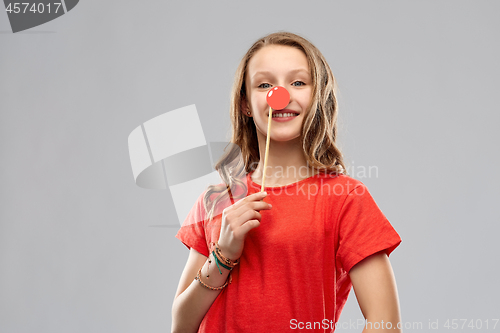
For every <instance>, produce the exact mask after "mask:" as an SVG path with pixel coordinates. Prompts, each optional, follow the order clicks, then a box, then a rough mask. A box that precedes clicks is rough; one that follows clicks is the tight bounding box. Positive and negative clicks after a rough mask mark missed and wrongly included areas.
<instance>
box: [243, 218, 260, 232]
mask: <svg viewBox="0 0 500 333" xmlns="http://www.w3.org/2000/svg"><path fill="white" fill-rule="evenodd" d="M258 226H260V222H259V221H258V220H249V221H247V222H245V223H243V224H242V225H241V227H240V230H239V231H240V232H241V234H242V235H246V234H247V233H248V232H249V231H250V230H252V229H254V228H257V227H258Z"/></svg>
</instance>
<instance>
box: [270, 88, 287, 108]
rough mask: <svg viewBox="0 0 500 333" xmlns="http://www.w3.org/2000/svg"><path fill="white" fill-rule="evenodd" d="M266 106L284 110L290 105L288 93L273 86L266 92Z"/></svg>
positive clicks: (284, 89)
mask: <svg viewBox="0 0 500 333" xmlns="http://www.w3.org/2000/svg"><path fill="white" fill-rule="evenodd" d="M266 98H267V104H269V106H270V107H272V108H273V109H275V110H281V109H284V108H285V107H286V106H287V105H288V104H290V93H289V92H288V90H286V88H285V87H283V86H275V87H272V88H271V89H269V91H268V92H267V96H266Z"/></svg>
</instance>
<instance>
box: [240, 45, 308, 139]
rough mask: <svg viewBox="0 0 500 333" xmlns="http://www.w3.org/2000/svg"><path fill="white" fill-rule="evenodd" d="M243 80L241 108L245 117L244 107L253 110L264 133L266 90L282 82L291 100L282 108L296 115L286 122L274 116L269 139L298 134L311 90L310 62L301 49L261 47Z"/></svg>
mask: <svg viewBox="0 0 500 333" xmlns="http://www.w3.org/2000/svg"><path fill="white" fill-rule="evenodd" d="M245 84H246V96H247V100H244V99H243V101H242V112H243V114H244V116H247V117H248V114H247V111H250V112H251V113H252V114H251V117H253V120H254V123H255V127H256V128H257V133H258V134H259V135H262V136H263V137H265V136H266V135H267V122H268V115H269V105H268V104H267V100H266V94H267V92H268V91H269V89H271V88H272V87H275V86H283V87H285V88H286V90H288V92H289V93H290V103H289V104H288V106H286V107H285V109H283V110H285V112H287V110H289V111H295V112H297V113H298V114H299V115H298V116H295V117H294V118H293V119H291V120H289V121H285V122H280V121H276V120H273V122H272V124H271V139H272V140H275V141H289V140H292V139H295V138H297V137H299V136H300V132H301V127H302V122H303V120H304V118H305V115H306V112H307V108H308V107H309V104H310V102H311V94H312V79H311V74H310V71H309V65H308V63H307V58H306V55H305V54H304V53H303V52H302V51H301V50H299V49H296V48H294V47H291V46H283V45H269V46H265V47H263V48H262V49H260V50H259V51H257V52H256V53H255V54H254V55H253V57H252V58H251V59H250V61H249V62H248V67H247V73H246V80H245ZM274 111H275V110H273V114H274ZM274 119H275V118H274Z"/></svg>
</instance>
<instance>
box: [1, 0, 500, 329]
mask: <svg viewBox="0 0 500 333" xmlns="http://www.w3.org/2000/svg"><path fill="white" fill-rule="evenodd" d="M499 9H500V4H499V3H498V2H496V1H474V2H472V1H411V2H410V1H312V2H308V3H305V2H296V1H293V2H291V1H274V2H272V1H266V2H263V1H252V2H246V3H243V2H234V1H218V2H214V1H200V2H196V3H188V2H181V1H177V2H169V1H154V2H146V3H144V2H143V3H140V2H132V1H125V2H124V1H106V2H103V1H90V0H86V1H80V3H79V4H78V6H76V7H75V8H74V9H73V10H72V11H71V12H69V13H68V14H66V15H64V16H62V17H59V18H58V19H56V20H53V21H50V22H48V23H46V24H44V25H41V26H38V27H35V28H32V29H29V30H26V31H24V32H19V33H16V34H13V33H12V31H11V30H10V26H9V23H8V20H7V15H6V13H5V12H4V11H2V12H0V136H1V137H0V159H1V161H2V163H1V164H0V166H1V173H0V185H1V187H0V199H1V209H0V219H1V220H0V332H39V333H43V332H51V333H52V332H75V333H77V332H168V331H170V325H171V313H170V311H171V305H172V301H173V297H174V294H175V291H176V288H177V283H178V280H179V277H180V275H181V271H182V269H183V267H184V264H185V261H186V259H187V256H188V250H187V248H186V247H185V246H184V245H183V244H182V243H181V242H180V241H178V240H177V239H176V238H175V237H174V235H175V233H176V232H177V230H178V225H179V221H178V218H177V215H176V212H175V209H174V205H173V202H172V197H171V195H170V193H169V191H168V189H165V190H147V189H143V188H141V187H139V186H137V185H136V184H135V182H134V178H133V175H132V170H131V165H130V157H129V153H128V147H127V137H128V135H129V134H130V133H131V131H132V130H133V129H134V128H136V127H137V126H139V125H140V124H142V123H144V122H145V121H147V120H149V119H152V118H154V117H156V116H158V115H161V114H163V113H165V112H168V111H170V110H174V109H178V108H181V107H184V106H187V105H191V104H195V105H196V108H197V110H198V113H199V117H200V121H201V124H202V127H203V131H204V135H205V137H206V140H207V141H208V142H221V141H227V140H229V130H230V123H229V115H228V112H229V96H230V88H231V84H232V80H233V76H234V73H235V70H236V67H237V65H238V63H239V60H240V59H241V57H242V56H243V54H244V52H245V51H246V50H247V49H248V48H249V47H250V45H251V44H252V43H253V41H255V40H256V39H257V38H259V37H261V36H262V35H265V34H267V33H270V32H274V31H278V30H289V31H292V32H295V33H298V34H300V35H302V36H304V37H306V38H308V39H309V40H311V41H312V42H313V43H314V44H315V45H317V46H318V47H319V49H320V50H321V51H322V52H323V54H324V55H325V57H326V58H327V60H328V62H329V64H330V65H331V67H332V69H333V72H334V74H335V76H336V78H337V80H338V85H339V101H340V114H339V118H340V119H339V128H340V133H339V144H340V147H341V149H342V151H343V153H344V155H345V158H346V162H347V164H348V166H349V167H350V169H349V171H350V173H351V175H352V176H353V177H354V178H357V179H359V180H361V181H362V182H363V183H365V184H366V185H367V186H368V188H369V190H370V192H371V193H372V195H373V197H374V198H375V200H376V202H377V204H378V205H379V207H380V208H381V209H382V211H383V212H384V214H385V215H386V216H387V218H388V219H389V221H391V223H392V224H393V226H394V227H395V228H396V230H397V231H398V232H399V234H400V235H401V237H402V239H403V242H402V244H401V245H400V246H399V247H398V248H397V249H396V250H395V251H394V252H393V253H392V254H391V263H392V265H393V268H394V272H395V275H396V279H397V285H398V291H399V296H400V303H401V311H402V320H403V322H404V323H405V324H406V323H410V325H415V324H414V323H417V326H416V327H415V326H413V329H412V328H410V329H406V330H405V331H406V332H413V331H415V332H417V331H430V330H434V331H436V330H439V331H445V330H446V331H447V329H446V328H445V327H444V325H445V324H446V321H447V320H453V319H458V320H459V319H467V320H468V321H467V325H470V320H473V321H474V322H473V326H474V328H472V327H468V326H467V325H466V326H465V327H464V328H463V329H462V328H461V327H459V328H458V329H456V330H451V329H450V331H455V332H473V331H478V330H479V329H478V326H479V323H482V328H481V329H480V331H485V330H486V328H485V327H486V325H487V324H488V325H489V329H488V330H486V331H489V332H490V331H500V324H499V325H497V326H496V328H495V329H493V324H494V319H498V318H499V317H500V310H499V309H500V300H499V288H498V284H497V282H498V280H499V268H498V254H499V249H500V246H499V245H498V238H499V237H498V233H499V231H500V228H499V222H500V218H499V217H500V214H499V211H498V202H499V199H500V197H499V192H498V185H499V175H498V170H497V169H498V164H499V157H498V148H497V144H498V142H499V139H500V135H499V134H498V131H497V129H496V128H497V126H498V124H499V123H500V116H499V113H498V111H499V110H498V100H497V98H496V96H497V95H498V91H499V90H500V80H499V78H500V70H499V69H500V66H499V63H498V59H499V58H500V47H499V42H498V41H499V38H498V37H499V36H498V32H499V31H500V23H499V20H498V11H499ZM370 166H371V167H372V169H371V170H372V171H371V173H368V171H367V170H368V168H369V167H370ZM373 167H375V169H373ZM363 170H366V171H367V172H366V173H364V172H363ZM374 170H376V172H375V171H374ZM305 223H307V221H305ZM361 318H362V314H361V312H360V310H359V308H358V305H357V302H356V299H355V295H354V293H353V292H351V295H350V298H349V301H348V303H347V305H346V307H345V309H344V311H343V313H342V316H341V317H340V323H344V322H345V323H349V322H350V321H351V322H352V321H356V320H358V319H361ZM418 323H421V325H422V326H420V327H419V326H418ZM429 323H432V324H433V325H434V326H432V327H431V328H429ZM458 323H459V324H460V326H461V325H462V322H460V321H459V322H458ZM436 324H437V325H439V326H438V327H436V326H435V325H436ZM450 324H451V322H450ZM338 331H339V332H361V328H353V327H352V326H350V327H344V328H339V329H338Z"/></svg>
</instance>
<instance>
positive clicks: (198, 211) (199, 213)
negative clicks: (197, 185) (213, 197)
mask: <svg viewBox="0 0 500 333" xmlns="http://www.w3.org/2000/svg"><path fill="white" fill-rule="evenodd" d="M204 194H205V193H202V194H201V195H200V196H199V197H198V199H197V200H196V202H195V203H194V205H193V207H192V208H191V210H190V211H189V213H188V215H187V217H186V219H185V220H184V223H182V226H181V228H180V229H179V231H178V232H177V234H176V235H175V237H176V238H178V239H179V240H180V241H181V242H182V243H183V244H184V245H186V246H187V247H188V249H191V248H193V249H195V250H196V251H198V252H199V253H201V254H203V255H205V256H207V257H208V255H209V253H208V247H207V241H206V234H205V228H204V225H205V218H206V214H205V208H204V206H203V196H204Z"/></svg>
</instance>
